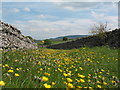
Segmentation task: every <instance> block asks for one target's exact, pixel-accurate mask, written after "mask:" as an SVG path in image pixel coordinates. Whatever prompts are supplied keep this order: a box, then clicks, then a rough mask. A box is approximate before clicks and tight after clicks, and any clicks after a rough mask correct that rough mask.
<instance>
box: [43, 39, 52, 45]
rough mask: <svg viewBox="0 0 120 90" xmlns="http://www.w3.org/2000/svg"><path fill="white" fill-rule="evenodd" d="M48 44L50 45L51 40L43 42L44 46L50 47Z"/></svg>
mask: <svg viewBox="0 0 120 90" xmlns="http://www.w3.org/2000/svg"><path fill="white" fill-rule="evenodd" d="M50 44H52V42H51V40H49V39H46V40H44V45H50Z"/></svg>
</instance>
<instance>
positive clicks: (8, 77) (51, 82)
mask: <svg viewBox="0 0 120 90" xmlns="http://www.w3.org/2000/svg"><path fill="white" fill-rule="evenodd" d="M0 67H2V81H0V85H1V86H3V88H89V89H90V90H92V89H95V88H117V87H118V86H119V78H118V50H117V49H110V48H108V47H94V48H88V47H83V48H79V49H71V50H53V49H47V48H40V49H37V50H14V49H12V50H11V51H8V52H7V51H4V50H3V51H2V64H0Z"/></svg>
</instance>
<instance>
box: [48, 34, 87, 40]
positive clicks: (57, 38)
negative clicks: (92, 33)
mask: <svg viewBox="0 0 120 90" xmlns="http://www.w3.org/2000/svg"><path fill="white" fill-rule="evenodd" d="M86 36H88V35H68V36H61V37H56V38H50V39H51V40H61V39H63V37H67V38H68V39H76V38H81V37H86Z"/></svg>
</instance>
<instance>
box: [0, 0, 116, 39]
mask: <svg viewBox="0 0 120 90" xmlns="http://www.w3.org/2000/svg"><path fill="white" fill-rule="evenodd" d="M7 1H9V0H4V2H2V9H1V7H0V14H1V13H2V16H1V17H0V19H1V20H2V21H4V22H6V23H9V24H12V25H13V26H15V27H17V28H18V29H19V30H21V32H22V34H23V35H29V36H32V37H33V38H35V39H47V38H53V37H58V36H65V35H85V34H89V32H90V28H91V26H92V25H94V24H97V23H99V22H103V23H105V22H106V21H107V23H108V26H109V27H110V28H111V29H115V28H117V27H118V5H117V2H95V0H93V1H94V2H77V1H76V2H62V1H61V0H58V1H59V2H54V0H51V2H47V1H46V2H30V1H29V2H27V0H26V2H14V1H15V0H10V1H12V2H7ZM84 1H85V0H84ZM86 1H87V0H86ZM89 1H90V0H89ZM0 6H1V3H0Z"/></svg>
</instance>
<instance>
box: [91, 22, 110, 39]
mask: <svg viewBox="0 0 120 90" xmlns="http://www.w3.org/2000/svg"><path fill="white" fill-rule="evenodd" d="M108 30H110V28H109V29H108V25H107V22H106V23H105V24H103V23H99V24H98V25H95V24H94V25H93V26H92V28H91V31H90V33H91V34H93V35H94V34H97V35H98V36H99V37H100V38H105V37H106V33H105V32H107V31H108Z"/></svg>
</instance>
